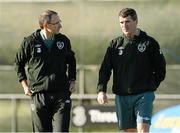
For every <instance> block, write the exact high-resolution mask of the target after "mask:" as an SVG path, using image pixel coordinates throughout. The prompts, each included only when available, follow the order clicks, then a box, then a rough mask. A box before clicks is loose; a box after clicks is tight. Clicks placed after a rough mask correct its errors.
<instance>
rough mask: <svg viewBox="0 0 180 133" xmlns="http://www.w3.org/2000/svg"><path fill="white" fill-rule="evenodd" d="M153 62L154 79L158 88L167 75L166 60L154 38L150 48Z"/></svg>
mask: <svg viewBox="0 0 180 133" xmlns="http://www.w3.org/2000/svg"><path fill="white" fill-rule="evenodd" d="M150 56H151V63H152V66H153V80H154V83H155V85H156V87H157V88H158V87H159V85H160V83H161V81H163V80H164V79H165V75H166V61H165V58H164V56H163V53H162V50H161V49H160V46H159V44H158V42H157V41H155V40H153V44H152V47H151V50H150Z"/></svg>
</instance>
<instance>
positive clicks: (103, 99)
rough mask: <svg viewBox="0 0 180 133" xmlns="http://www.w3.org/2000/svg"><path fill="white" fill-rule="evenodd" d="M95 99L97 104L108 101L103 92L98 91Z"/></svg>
mask: <svg viewBox="0 0 180 133" xmlns="http://www.w3.org/2000/svg"><path fill="white" fill-rule="evenodd" d="M97 101H98V103H99V104H106V103H108V98H107V95H106V93H105V92H102V91H100V92H99V93H98V96H97Z"/></svg>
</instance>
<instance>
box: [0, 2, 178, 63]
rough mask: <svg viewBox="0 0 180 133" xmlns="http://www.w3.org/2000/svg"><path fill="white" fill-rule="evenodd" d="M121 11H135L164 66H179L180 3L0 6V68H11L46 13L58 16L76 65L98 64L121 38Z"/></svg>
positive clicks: (69, 3)
mask: <svg viewBox="0 0 180 133" xmlns="http://www.w3.org/2000/svg"><path fill="white" fill-rule="evenodd" d="M124 7H132V8H135V9H136V11H137V14H138V19H139V24H138V26H139V27H140V28H141V29H142V30H145V31H146V32H147V33H148V34H149V35H151V36H153V37H154V38H155V39H156V40H157V41H158V42H159V43H160V45H161V47H162V49H163V51H164V54H165V57H166V60H167V63H168V64H179V63H180V50H179V49H180V48H179V47H180V45H179V43H180V37H179V35H180V26H179V25H178V22H180V13H179V7H180V1H179V0H140V1H137V0H134V2H133V0H131V1H128V0H124V1H103V2H101V1H100V0H99V1H96V2H95V1H93V0H88V1H87V0H83V1H67V2H51V3H48V2H45V3H41V2H35V3H33V2H24V3H23V2H20V3H18V2H9V3H5V2H0V20H1V21H0V27H1V28H0V64H11V65H12V64H13V62H14V56H15V53H16V51H17V48H18V47H19V45H20V43H21V41H22V39H23V37H24V36H27V35H29V34H31V33H32V32H34V31H35V30H36V29H38V28H39V26H38V16H39V14H40V13H41V12H42V11H43V10H46V9H51V10H55V11H57V12H58V13H59V15H60V17H61V19H62V25H63V29H62V31H61V32H62V33H64V34H66V35H67V36H68V37H69V38H70V39H71V43H72V47H73V49H74V51H75V53H76V57H77V63H78V64H100V63H101V61H102V58H103V55H104V53H105V50H106V48H107V46H108V45H109V42H110V40H111V39H113V38H115V37H117V36H119V35H120V34H121V30H120V27H119V22H118V17H117V15H118V12H119V11H120V10H121V9H122V8H124Z"/></svg>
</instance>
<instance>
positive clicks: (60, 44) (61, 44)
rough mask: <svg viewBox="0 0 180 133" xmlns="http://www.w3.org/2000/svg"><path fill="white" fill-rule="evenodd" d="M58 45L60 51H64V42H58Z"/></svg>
mask: <svg viewBox="0 0 180 133" xmlns="http://www.w3.org/2000/svg"><path fill="white" fill-rule="evenodd" d="M56 45H57V47H58V48H59V49H63V48H64V42H57V43H56Z"/></svg>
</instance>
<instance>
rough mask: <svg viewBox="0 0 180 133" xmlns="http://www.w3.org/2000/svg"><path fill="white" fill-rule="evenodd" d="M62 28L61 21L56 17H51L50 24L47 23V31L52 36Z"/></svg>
mask: <svg viewBox="0 0 180 133" xmlns="http://www.w3.org/2000/svg"><path fill="white" fill-rule="evenodd" d="M61 28H62V25H61V20H60V18H59V16H58V15H52V17H51V22H50V23H48V31H49V32H51V33H52V34H58V33H59V31H60V29H61Z"/></svg>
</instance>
